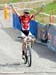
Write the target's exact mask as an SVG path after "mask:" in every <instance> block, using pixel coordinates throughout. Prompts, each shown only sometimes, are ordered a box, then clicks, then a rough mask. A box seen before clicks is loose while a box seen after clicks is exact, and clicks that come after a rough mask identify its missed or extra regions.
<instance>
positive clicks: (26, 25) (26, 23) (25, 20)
mask: <svg viewBox="0 0 56 75" xmlns="http://www.w3.org/2000/svg"><path fill="white" fill-rule="evenodd" d="M12 9H13V11H14V12H15V13H16V15H17V16H18V17H19V19H20V22H21V25H22V32H23V33H22V36H28V35H29V34H31V33H30V31H29V29H30V20H31V19H32V18H34V16H35V15H37V14H38V13H39V12H40V11H39V12H37V13H35V14H33V15H30V12H29V10H28V9H24V11H23V12H24V13H23V15H19V13H18V12H17V11H16V9H15V8H14V7H13V6H12ZM41 9H42V8H41ZM33 44H34V39H31V47H32V46H33ZM24 48H25V41H24V39H23V41H22V58H23V56H24Z"/></svg>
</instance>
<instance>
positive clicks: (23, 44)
mask: <svg viewBox="0 0 56 75" xmlns="http://www.w3.org/2000/svg"><path fill="white" fill-rule="evenodd" d="M21 36H22V37H23V39H22V55H24V48H25V47H24V46H25V42H24V38H25V34H24V33H23V32H21Z"/></svg>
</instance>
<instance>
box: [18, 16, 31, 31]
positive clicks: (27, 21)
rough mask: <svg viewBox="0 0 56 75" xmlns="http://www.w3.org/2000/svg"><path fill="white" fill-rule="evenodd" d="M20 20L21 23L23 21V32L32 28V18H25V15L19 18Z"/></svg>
mask: <svg viewBox="0 0 56 75" xmlns="http://www.w3.org/2000/svg"><path fill="white" fill-rule="evenodd" d="M19 18H20V21H21V25H22V30H29V28H30V20H31V18H32V16H29V15H28V16H27V17H25V16H24V15H23V16H19Z"/></svg>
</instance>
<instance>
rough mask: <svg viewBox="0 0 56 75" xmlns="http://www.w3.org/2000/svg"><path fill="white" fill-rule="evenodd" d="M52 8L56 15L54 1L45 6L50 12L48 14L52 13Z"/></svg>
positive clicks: (46, 11)
mask: <svg viewBox="0 0 56 75" xmlns="http://www.w3.org/2000/svg"><path fill="white" fill-rule="evenodd" d="M52 10H53V11H54V14H55V15H56V2H52V3H50V4H48V5H47V6H46V7H45V9H44V12H45V13H48V14H52Z"/></svg>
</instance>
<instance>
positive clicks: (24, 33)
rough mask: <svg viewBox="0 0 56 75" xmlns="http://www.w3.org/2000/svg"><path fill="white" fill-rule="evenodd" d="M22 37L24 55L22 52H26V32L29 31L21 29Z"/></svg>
mask: <svg viewBox="0 0 56 75" xmlns="http://www.w3.org/2000/svg"><path fill="white" fill-rule="evenodd" d="M21 34H22V37H24V38H23V40H22V56H23V55H24V52H25V53H26V50H25V47H26V39H27V38H26V36H28V34H29V31H28V30H27V31H26V30H23V31H22V33H21Z"/></svg>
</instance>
